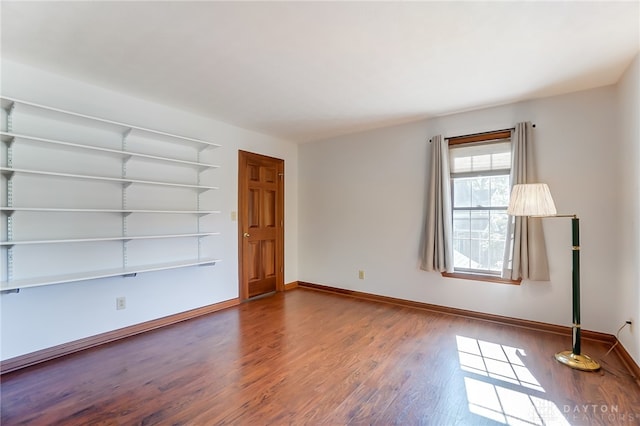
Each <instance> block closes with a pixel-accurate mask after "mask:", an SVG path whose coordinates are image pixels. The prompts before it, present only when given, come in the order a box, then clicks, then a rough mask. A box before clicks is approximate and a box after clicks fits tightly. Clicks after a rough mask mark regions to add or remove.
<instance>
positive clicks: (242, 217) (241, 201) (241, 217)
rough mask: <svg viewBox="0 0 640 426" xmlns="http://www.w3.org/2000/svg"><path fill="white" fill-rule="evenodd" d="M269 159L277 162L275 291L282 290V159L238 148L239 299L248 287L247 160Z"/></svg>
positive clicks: (244, 296) (244, 298) (245, 298)
mask: <svg viewBox="0 0 640 426" xmlns="http://www.w3.org/2000/svg"><path fill="white" fill-rule="evenodd" d="M251 159H254V160H270V161H276V162H278V196H277V200H276V203H277V205H276V226H277V228H278V230H277V236H276V291H284V159H281V158H276V157H270V156H267V155H262V154H257V153H254V152H249V151H243V150H240V149H239V150H238V214H237V218H238V286H239V295H240V301H245V300H247V299H248V295H249V287H248V282H245V277H244V267H243V266H244V257H243V252H244V243H245V238H244V233H245V232H248V223H247V217H246V216H247V215H246V214H245V212H246V210H247V205H246V203H247V199H248V197H246V196H244V195H245V194H244V193H243V191H247V190H248V185H247V182H248V175H247V167H246V165H247V162H248V161H249V160H251Z"/></svg>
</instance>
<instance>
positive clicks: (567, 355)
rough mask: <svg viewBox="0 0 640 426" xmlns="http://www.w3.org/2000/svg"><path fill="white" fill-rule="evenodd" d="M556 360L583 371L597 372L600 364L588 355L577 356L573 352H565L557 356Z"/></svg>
mask: <svg viewBox="0 0 640 426" xmlns="http://www.w3.org/2000/svg"><path fill="white" fill-rule="evenodd" d="M556 359H557V360H558V361H559V362H561V363H563V364H564V365H566V366H568V367H571V368H575V369H576V370H582V371H596V370H599V369H600V364H598V362H597V361H595V360H593V359H592V358H591V357H589V356H587V355H576V354H574V353H573V352H572V351H563V352H558V353H557V354H556Z"/></svg>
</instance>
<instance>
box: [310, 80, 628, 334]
mask: <svg viewBox="0 0 640 426" xmlns="http://www.w3.org/2000/svg"><path fill="white" fill-rule="evenodd" d="M615 110H616V91H615V88H614V87H606V88H601V89H597V90H591V91H585V92H579V93H575V94H571V95H566V96H558V97H553V98H546V99H539V100H534V101H530V102H523V103H518V104H512V105H505V106H501V107H496V108H490V109H485V110H480V111H474V112H468V113H462V114H455V115H451V116H446V117H440V118H437V119H433V120H428V121H423V122H418V123H413V124H407V125H402V126H398V127H393V128H386V129H382V130H375V131H371V132H368V133H361V134H356V135H350V136H344V137H338V138H334V139H330V140H327V141H323V142H318V143H312V144H307V145H302V146H301V147H300V182H299V185H300V187H299V188H300V234H299V235H300V241H299V244H300V266H299V268H300V272H299V279H300V280H301V281H308V282H312V283H318V284H325V285H330V286H335V287H339V288H345V289H351V290H357V291H363V292H368V293H373V294H379V295H384V296H391V297H397V298H403V299H410V300H416V301H421V302H426V303H433V304H437V305H444V306H451V307H456V308H461V309H469V310H473V311H479V312H488V313H493V314H498V315H505V316H509V317H516V318H523V319H528V320H535V321H542V322H546V323H553V324H561V325H570V324H571V320H572V318H571V306H572V305H571V248H570V247H571V225H570V221H569V220H568V219H548V220H546V221H545V222H544V227H545V231H546V241H547V247H548V254H549V262H550V273H551V281H550V282H527V281H525V282H523V283H522V284H521V285H519V286H514V285H507V284H496V283H485V282H479V281H469V280H459V279H452V278H443V277H441V276H440V274H438V273H428V272H424V271H421V270H420V269H419V267H418V265H419V251H420V250H419V247H420V238H421V235H422V228H423V217H424V210H425V206H424V204H425V197H424V195H423V194H424V190H425V182H426V175H427V164H428V162H427V161H428V159H427V157H428V150H427V149H428V147H429V143H428V138H430V137H431V136H433V135H436V134H442V135H444V136H456V135H463V134H469V133H476V132H482V131H487V130H496V129H504V128H509V127H512V126H513V125H514V124H515V123H516V122H518V121H527V120H529V121H532V122H534V123H535V124H536V125H537V127H536V129H535V131H534V136H535V157H536V160H537V164H538V177H539V180H540V181H543V182H546V183H548V184H549V186H550V188H551V191H552V194H553V196H554V198H555V201H556V205H557V207H558V210H559V212H561V213H576V214H578V215H579V217H580V218H581V243H582V244H581V246H582V323H583V326H584V327H585V328H586V329H589V330H596V331H603V332H612V331H615V328H616V326H617V325H618V318H617V317H616V316H615V315H612V312H614V311H615V310H617V309H619V307H618V305H617V303H618V298H617V286H618V282H617V281H618V280H617V271H616V270H615V268H614V267H613V266H612V265H615V264H617V258H618V256H619V244H618V240H617V235H618V234H617V220H618V216H619V213H618V211H619V205H620V202H619V198H620V197H619V196H620V191H619V190H618V189H617V188H618V173H617V168H618V162H617V160H618V155H617V150H618V149H619V147H618V146H617V141H616V138H615V135H616V134H617V133H616V131H617V128H616V113H615ZM612 135H613V136H612ZM359 269H364V270H365V272H366V279H365V280H364V281H362V280H358V274H357V271H358V270H359ZM626 309H628V310H629V312H627V313H626V314H625V315H631V312H632V311H633V309H634V308H633V307H632V306H629V307H628V308H626ZM635 309H636V311H637V308H635Z"/></svg>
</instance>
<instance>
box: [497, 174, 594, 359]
mask: <svg viewBox="0 0 640 426" xmlns="http://www.w3.org/2000/svg"><path fill="white" fill-rule="evenodd" d="M507 214H509V215H511V216H531V217H570V218H571V231H572V232H571V235H572V245H573V247H572V251H573V273H572V282H573V333H572V334H573V349H572V350H570V351H563V352H558V353H557V354H556V359H557V360H558V361H559V362H561V363H563V364H564V365H567V366H569V367H571V368H575V369H578V370H584V371H595V370H598V369H599V368H600V364H598V363H597V362H596V361H595V360H593V359H592V358H590V357H589V356H587V355H584V354H582V353H581V351H580V222H579V219H578V216H576V215H574V214H571V215H559V214H557V212H556V206H555V204H554V202H553V198H551V193H550V192H549V187H548V186H547V185H546V184H544V183H530V184H522V185H514V186H513V189H512V192H511V199H510V201H509V208H508V209H507Z"/></svg>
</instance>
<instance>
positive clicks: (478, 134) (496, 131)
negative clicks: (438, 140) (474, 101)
mask: <svg viewBox="0 0 640 426" xmlns="http://www.w3.org/2000/svg"><path fill="white" fill-rule="evenodd" d="M531 127H536V125H535V124H532V125H531ZM515 129H516V128H515V127H509V128H508V129H500V130H491V131H489V132H480V133H471V134H468V135H459V136H449V137H446V138H444V140H449V139H456V138H462V137H470V136H480V135H488V134H491V133H499V132H506V131H507V130H515ZM429 143H431V139H429Z"/></svg>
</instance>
